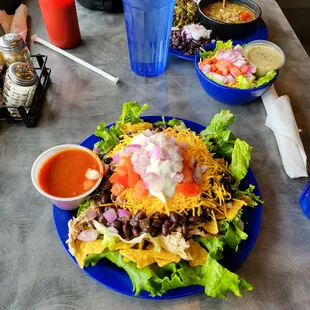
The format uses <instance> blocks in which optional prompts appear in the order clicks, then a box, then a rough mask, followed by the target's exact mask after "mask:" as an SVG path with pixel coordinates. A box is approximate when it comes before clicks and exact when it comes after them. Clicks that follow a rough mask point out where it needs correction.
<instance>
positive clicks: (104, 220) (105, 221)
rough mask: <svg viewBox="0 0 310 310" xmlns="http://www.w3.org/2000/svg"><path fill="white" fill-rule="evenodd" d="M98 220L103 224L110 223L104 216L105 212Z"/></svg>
mask: <svg viewBox="0 0 310 310" xmlns="http://www.w3.org/2000/svg"><path fill="white" fill-rule="evenodd" d="M98 222H99V223H101V224H103V225H105V226H106V225H107V224H108V221H107V220H106V219H105V217H104V216H103V214H101V215H100V216H99V218H98Z"/></svg>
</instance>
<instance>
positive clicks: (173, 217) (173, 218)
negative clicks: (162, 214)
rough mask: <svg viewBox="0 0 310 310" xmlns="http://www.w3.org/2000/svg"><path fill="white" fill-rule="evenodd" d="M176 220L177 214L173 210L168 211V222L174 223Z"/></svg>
mask: <svg viewBox="0 0 310 310" xmlns="http://www.w3.org/2000/svg"><path fill="white" fill-rule="evenodd" d="M177 221H178V215H177V214H176V213H175V212H171V213H170V222H172V223H176V222H177Z"/></svg>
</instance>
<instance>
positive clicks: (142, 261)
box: [120, 249, 181, 268]
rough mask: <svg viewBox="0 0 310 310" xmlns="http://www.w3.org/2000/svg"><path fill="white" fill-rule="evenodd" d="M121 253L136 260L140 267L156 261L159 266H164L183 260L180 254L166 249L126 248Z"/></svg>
mask: <svg viewBox="0 0 310 310" xmlns="http://www.w3.org/2000/svg"><path fill="white" fill-rule="evenodd" d="M120 253H121V254H122V255H123V256H124V258H126V259H129V260H131V261H133V262H135V263H136V264H137V267H138V268H143V267H146V266H149V265H151V264H154V263H156V262H157V263H158V266H160V267H162V266H164V265H167V264H169V263H172V262H175V263H178V262H179V261H180V260H181V257H180V256H178V255H175V254H172V253H169V252H167V251H164V250H161V251H160V252H156V251H155V250H154V249H151V250H138V249H124V250H120Z"/></svg>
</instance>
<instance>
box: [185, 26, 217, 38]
mask: <svg viewBox="0 0 310 310" xmlns="http://www.w3.org/2000/svg"><path fill="white" fill-rule="evenodd" d="M184 33H185V35H186V39H194V40H196V41H198V40H199V39H200V38H205V39H210V37H211V33H212V30H209V29H206V28H205V27H204V26H202V25H197V24H191V25H187V26H184V27H183V29H182V35H183V34H184Z"/></svg>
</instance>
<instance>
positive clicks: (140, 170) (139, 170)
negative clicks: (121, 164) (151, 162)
mask: <svg viewBox="0 0 310 310" xmlns="http://www.w3.org/2000/svg"><path fill="white" fill-rule="evenodd" d="M133 170H134V172H136V173H138V174H140V175H143V174H144V173H145V167H141V166H140V165H139V164H136V165H134V166H133Z"/></svg>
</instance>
